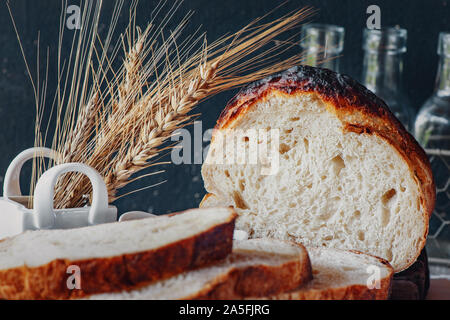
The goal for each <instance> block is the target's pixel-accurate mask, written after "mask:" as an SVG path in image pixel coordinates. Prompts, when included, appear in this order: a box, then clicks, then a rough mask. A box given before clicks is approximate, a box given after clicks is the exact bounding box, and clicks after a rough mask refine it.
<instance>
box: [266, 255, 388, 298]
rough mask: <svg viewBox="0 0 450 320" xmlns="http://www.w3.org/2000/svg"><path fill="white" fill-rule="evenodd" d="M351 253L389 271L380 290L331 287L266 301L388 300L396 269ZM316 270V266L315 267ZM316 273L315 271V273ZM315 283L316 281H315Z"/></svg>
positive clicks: (351, 286)
mask: <svg viewBox="0 0 450 320" xmlns="http://www.w3.org/2000/svg"><path fill="white" fill-rule="evenodd" d="M349 251H350V252H353V253H356V254H360V255H365V256H371V257H373V258H376V259H377V260H378V261H379V262H380V263H381V264H383V265H384V266H386V267H387V268H388V269H389V275H388V276H387V277H385V278H383V279H380V286H379V288H378V289H376V288H374V289H370V288H369V287H368V286H366V285H360V284H355V285H349V286H345V287H336V288H333V287H330V288H327V289H315V288H303V289H302V288H300V289H297V290H293V291H290V292H284V293H282V294H278V295H274V296H270V297H266V299H273V300H387V299H388V298H389V296H390V293H391V285H392V278H393V276H394V269H393V268H392V266H391V265H390V264H389V262H388V261H387V260H385V259H382V258H379V257H376V256H373V255H368V254H365V253H362V252H360V251H355V250H349ZM313 270H314V266H313ZM313 272H314V271H313ZM313 281H314V280H313Z"/></svg>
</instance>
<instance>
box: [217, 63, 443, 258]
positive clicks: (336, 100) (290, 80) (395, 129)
mask: <svg viewBox="0 0 450 320" xmlns="http://www.w3.org/2000/svg"><path fill="white" fill-rule="evenodd" d="M273 92H276V93H281V94H288V95H294V94H315V95H317V96H318V97H319V98H320V99H322V100H323V101H324V102H325V103H326V107H327V110H328V111H329V112H332V113H334V114H336V116H337V117H338V118H339V119H340V120H341V122H342V124H343V130H344V131H347V132H355V133H357V134H374V135H377V136H379V137H381V138H382V139H383V140H385V141H387V142H388V143H389V144H390V145H391V146H393V147H394V148H395V149H396V150H397V151H398V152H399V153H400V155H401V156H402V157H403V159H404V160H405V161H406V162H407V163H408V165H409V168H410V170H411V172H412V173H413V174H414V179H415V180H416V183H417V184H418V186H419V188H420V191H421V196H420V202H421V203H420V204H421V205H422V207H423V208H424V213H423V214H424V220H426V230H425V233H424V235H423V241H422V243H421V247H420V248H418V252H417V255H419V253H420V251H421V250H422V248H423V246H424V245H425V240H426V236H427V234H428V220H429V218H430V216H431V214H432V212H433V210H434V204H435V199H436V189H435V184H434V180H433V175H432V172H431V167H430V162H429V160H428V157H427V155H426V153H425V151H424V150H423V149H422V148H421V147H420V145H419V144H418V143H417V141H416V140H415V139H414V137H413V136H412V135H411V134H409V133H408V132H407V130H406V129H405V128H404V127H403V125H402V124H401V123H400V121H399V120H398V119H397V118H396V117H395V116H394V115H393V114H392V113H391V112H390V111H389V108H388V106H387V105H386V103H385V102H384V101H383V100H381V99H380V98H378V97H377V96H376V95H375V94H373V93H372V92H371V91H369V90H368V89H367V88H366V87H364V86H363V85H361V84H359V83H358V82H357V81H355V80H353V79H352V78H350V77H349V76H346V75H341V74H337V73H335V72H333V71H330V70H327V69H322V68H313V67H308V66H298V67H294V68H291V69H289V70H287V71H285V72H282V73H279V74H275V75H273V76H270V77H268V78H266V79H263V80H260V81H257V82H255V83H253V84H250V85H249V86H247V87H246V88H244V89H242V90H241V91H240V92H239V93H238V94H237V95H236V96H235V97H234V98H233V99H232V100H231V101H230V102H229V103H228V104H227V106H226V107H225V109H224V110H223V112H222V113H221V115H220V117H219V119H218V121H217V124H216V127H215V129H217V130H220V129H226V128H231V127H232V126H233V125H234V121H235V120H236V119H238V118H239V117H240V116H242V115H243V114H245V113H246V112H247V111H248V110H249V109H250V108H251V107H252V106H253V105H255V103H257V102H258V101H261V100H263V99H265V98H266V97H267V95H269V94H270V93H273ZM419 249H420V250H419ZM413 262H414V261H411V263H413Z"/></svg>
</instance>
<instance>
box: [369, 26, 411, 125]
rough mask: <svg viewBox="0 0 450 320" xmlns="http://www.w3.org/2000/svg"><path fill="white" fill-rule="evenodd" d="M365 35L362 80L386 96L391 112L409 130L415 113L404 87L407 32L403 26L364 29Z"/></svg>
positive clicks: (384, 97) (381, 96) (372, 89)
mask: <svg viewBox="0 0 450 320" xmlns="http://www.w3.org/2000/svg"><path fill="white" fill-rule="evenodd" d="M363 36H364V39H363V50H364V64H363V73H362V79H361V82H362V83H363V84H364V85H365V86H366V87H367V88H368V89H369V90H371V91H372V92H374V93H375V94H376V95H377V96H379V97H380V98H381V99H383V100H384V102H386V104H387V105H388V106H389V108H390V109H391V111H392V113H394V114H395V116H396V117H397V118H398V119H399V120H400V121H401V122H402V123H403V125H404V126H405V127H406V128H407V129H408V130H410V129H411V127H412V118H413V112H412V108H411V107H410V103H409V99H408V98H407V96H406V94H405V93H404V92H403V87H402V75H403V55H404V53H405V52H406V40H407V31H406V30H405V29H400V28H383V29H381V30H369V29H365V30H364V35H363Z"/></svg>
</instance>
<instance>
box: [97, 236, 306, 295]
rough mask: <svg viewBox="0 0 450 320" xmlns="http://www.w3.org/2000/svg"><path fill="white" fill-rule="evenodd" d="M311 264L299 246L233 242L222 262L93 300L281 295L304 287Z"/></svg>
mask: <svg viewBox="0 0 450 320" xmlns="http://www.w3.org/2000/svg"><path fill="white" fill-rule="evenodd" d="M310 279H311V264H310V261H309V257H308V254H307V252H306V250H305V248H304V247H303V246H302V245H297V244H294V243H289V242H284V241H279V240H269V239H253V240H244V241H236V242H235V243H234V246H233V252H232V253H231V255H229V256H228V257H227V258H226V259H225V260H223V261H221V262H218V263H215V264H213V265H210V266H206V267H204V268H200V269H197V270H194V271H188V272H185V273H182V274H180V275H177V276H174V277H172V278H169V279H166V280H163V281H159V282H157V283H154V284H151V285H148V286H143V287H141V288H139V289H136V290H132V291H123V292H121V293H115V294H98V295H93V296H91V297H89V299H93V300H181V299H202V300H205V299H215V300H217V299H223V300H229V299H242V298H245V297H264V296H271V295H276V294H280V293H282V292H285V291H290V290H293V289H294V288H297V287H298V286H302V285H305V284H306V283H307V282H308V281H309V280H310Z"/></svg>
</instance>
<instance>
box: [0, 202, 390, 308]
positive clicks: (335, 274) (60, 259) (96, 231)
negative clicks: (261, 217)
mask: <svg viewBox="0 0 450 320" xmlns="http://www.w3.org/2000/svg"><path fill="white" fill-rule="evenodd" d="M235 218H236V213H235V212H234V210H233V209H231V208H207V209H193V210H188V211H185V212H182V213H178V214H172V215H168V216H160V217H156V218H148V219H142V220H135V221H127V222H117V223H110V224H104V225H99V226H91V227H86V228H80V229H71V230H42V231H31V232H26V233H24V234H21V235H18V236H15V237H13V238H8V239H5V240H3V241H1V242H0V299H93V300H98V299H102V300H103V299H108V300H114V299H151V300H159V299H286V298H292V297H295V298H305V299H328V298H352V299H383V298H386V297H387V296H388V294H389V288H390V281H391V278H392V268H391V267H390V266H389V264H388V263H387V262H386V261H384V260H382V259H378V258H374V257H371V256H367V255H363V254H359V253H356V252H345V251H342V252H341V251H336V250H335V251H329V250H328V249H316V248H310V249H309V250H308V251H307V250H306V249H305V247H303V246H302V245H301V244H298V243H294V242H289V241H283V240H276V239H250V240H240V241H238V240H235V241H233V231H234V222H235ZM308 252H309V255H308ZM310 256H311V260H312V266H311V260H310ZM333 261H334V262H333ZM369 265H371V266H375V267H377V268H378V269H379V270H378V271H379V277H378V278H377V279H376V280H375V282H374V283H373V284H374V287H373V288H372V287H370V286H369V285H368V283H369V282H368V279H369V276H370V274H369V273H367V270H366V268H367V266H369ZM313 278H314V279H313ZM312 279H313V280H312Z"/></svg>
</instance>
